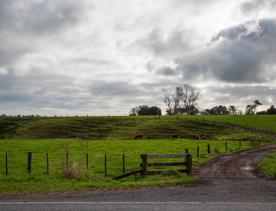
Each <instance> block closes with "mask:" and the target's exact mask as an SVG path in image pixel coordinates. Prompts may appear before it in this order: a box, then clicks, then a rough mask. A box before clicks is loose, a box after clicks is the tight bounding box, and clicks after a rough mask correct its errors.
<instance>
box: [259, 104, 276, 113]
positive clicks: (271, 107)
mask: <svg viewBox="0 0 276 211" xmlns="http://www.w3.org/2000/svg"><path fill="white" fill-rule="evenodd" d="M257 114H276V108H275V106H274V105H272V106H270V107H269V108H268V109H267V110H266V111H260V112H257Z"/></svg>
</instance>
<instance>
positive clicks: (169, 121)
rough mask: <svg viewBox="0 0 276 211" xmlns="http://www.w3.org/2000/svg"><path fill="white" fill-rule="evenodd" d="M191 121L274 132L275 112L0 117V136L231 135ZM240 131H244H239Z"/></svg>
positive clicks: (5, 137)
mask: <svg viewBox="0 0 276 211" xmlns="http://www.w3.org/2000/svg"><path fill="white" fill-rule="evenodd" d="M191 120H207V121H218V122H229V123H234V124H238V125H244V126H249V127H254V128H260V129H266V130H273V131H276V115H236V116H234V115H227V116H225V115H221V116H220V115H216V116H211V115H207V116H197V115H193V116H192V115H190V116H139V117H130V116H125V117H55V118H54V117H37V118H31V117H0V138H1V139H57V138H80V139H95V140H97V139H110V140H111V139H126V140H129V139H133V138H134V136H135V135H137V134H144V135H145V137H146V138H147V137H150V138H152V139H168V138H170V137H171V135H173V134H178V135H179V136H180V137H181V138H186V139H193V137H195V136H196V137H204V138H206V139H219V138H218V137H220V136H221V135H228V134H233V131H232V130H231V128H229V127H225V126H218V125H212V124H204V123H199V122H195V121H191ZM241 132H242V133H244V131H241Z"/></svg>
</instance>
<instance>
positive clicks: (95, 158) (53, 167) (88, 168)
mask: <svg viewBox="0 0 276 211" xmlns="http://www.w3.org/2000/svg"><path fill="white" fill-rule="evenodd" d="M231 143H233V141H232V142H231ZM247 148H248V146H243V143H242V142H241V141H236V144H235V146H234V148H233V145H231V147H229V142H227V141H225V142H224V146H220V147H218V146H217V145H216V144H210V143H206V145H201V146H200V145H197V146H196V148H195V149H194V150H190V149H189V148H186V150H189V153H190V154H191V155H192V156H193V158H195V159H193V163H194V164H200V163H201V161H203V160H204V159H206V158H212V157H215V156H219V155H221V154H222V153H224V154H225V153H231V152H233V151H238V150H242V149H247ZM161 154H162V153H161ZM140 155H141V153H139V154H138V153H109V154H107V153H106V154H97V153H92V152H91V153H89V152H85V153H81V152H79V153H70V152H65V153H60V154H59V155H56V154H55V155H54V153H51V152H45V153H42V152H39V153H36V152H32V151H28V152H26V154H25V156H26V157H25V158H24V154H23V157H22V158H20V159H18V158H16V156H15V155H14V154H13V153H12V152H5V153H4V154H3V156H2V161H3V162H2V164H3V165H2V169H3V170H2V174H1V175H0V177H1V176H10V175H16V176H17V175H24V174H25V175H31V174H45V175H48V176H49V175H51V174H55V175H57V174H59V175H60V173H63V174H67V173H68V172H70V171H71V170H72V169H73V170H76V171H77V170H82V171H85V172H90V173H93V175H102V176H104V177H109V176H112V177H114V176H118V175H120V174H125V173H126V172H127V171H133V170H136V169H137V168H139V164H140ZM24 166H25V167H24ZM24 169H25V170H24Z"/></svg>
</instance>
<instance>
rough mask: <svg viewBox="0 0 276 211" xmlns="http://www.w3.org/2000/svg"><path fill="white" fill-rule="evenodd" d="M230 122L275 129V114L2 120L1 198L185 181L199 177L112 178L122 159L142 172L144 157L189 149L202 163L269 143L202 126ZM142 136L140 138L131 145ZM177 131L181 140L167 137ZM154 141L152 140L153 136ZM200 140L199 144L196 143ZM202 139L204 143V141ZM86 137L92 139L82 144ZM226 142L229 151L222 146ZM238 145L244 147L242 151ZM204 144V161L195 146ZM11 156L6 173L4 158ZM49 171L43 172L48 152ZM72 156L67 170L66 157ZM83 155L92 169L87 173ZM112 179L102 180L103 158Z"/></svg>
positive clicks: (246, 134) (250, 134) (223, 128)
mask: <svg viewBox="0 0 276 211" xmlns="http://www.w3.org/2000/svg"><path fill="white" fill-rule="evenodd" d="M195 120H207V121H221V122H223V121H224V122H230V123H235V124H240V125H245V126H250V127H256V128H262V129H271V128H272V130H276V126H275V125H276V124H275V117H274V116H272V115H265V116H259V115H258V116H257V115H256V116H141V117H140V116H139V117H129V116H125V117H35V118H33V117H0V139H2V140H0V194H2V195H3V194H24V193H33V192H49V191H71V190H82V189H85V188H119V187H120V188H122V187H131V186H147V185H168V184H184V183H190V182H191V181H194V180H195V178H193V177H188V176H186V175H177V176H175V175H171V176H170V175H165V176H164V175H158V176H149V177H145V178H142V177H139V176H138V177H137V178H135V177H134V176H131V177H128V178H125V179H122V180H119V181H117V180H114V179H112V178H113V177H114V176H119V175H121V174H122V168H123V167H122V155H123V153H124V154H125V159H126V161H125V164H126V172H128V171H132V170H137V169H139V164H140V154H142V153H183V152H184V150H185V149H186V148H188V149H189V152H190V153H192V155H193V164H194V166H198V165H200V164H202V163H204V162H207V161H208V160H210V159H212V158H213V157H214V156H215V155H210V154H209V155H206V153H207V144H210V145H211V152H212V153H217V154H220V153H228V152H234V151H236V150H241V149H246V148H249V147H254V146H258V145H259V144H260V143H261V141H262V142H265V141H268V142H270V141H272V140H273V137H271V136H269V135H262V136H260V135H258V134H256V133H255V132H250V131H246V130H242V129H234V128H231V127H228V126H222V125H214V124H209V123H204V122H202V121H200V122H199V121H195ZM137 134H143V135H144V139H143V140H136V141H135V140H133V139H134V136H135V135H137ZM174 134H177V135H178V138H179V139H177V140H170V137H171V136H172V135H174ZM148 138H149V139H148ZM198 139H199V140H198ZM203 139H204V140H203ZM85 140H89V141H85ZM226 141H227V143H228V149H227V152H226V151H225V142H226ZM239 143H241V144H242V145H241V147H240V146H239ZM197 146H199V147H200V153H203V154H204V155H203V154H202V155H201V156H200V157H199V158H197V157H196V155H195V152H196V147H197ZM29 151H31V152H32V156H33V168H32V173H31V174H29V173H27V170H26V166H27V152H29ZM6 152H8V167H9V168H8V170H9V171H8V176H6V175H5V154H6ZM47 152H48V155H49V164H50V169H49V170H50V174H49V175H46V153H47ZM66 153H68V155H69V168H68V170H67V169H66V161H65V160H66V159H65V155H66ZM86 153H88V155H89V163H88V164H89V166H88V167H89V168H88V170H87V169H86V159H85V158H86V157H85V155H86ZM105 154H106V156H107V176H106V177H105V176H104V155H105Z"/></svg>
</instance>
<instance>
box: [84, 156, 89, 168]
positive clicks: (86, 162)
mask: <svg viewBox="0 0 276 211" xmlns="http://www.w3.org/2000/svg"><path fill="white" fill-rule="evenodd" d="M85 156H86V157H85V158H86V159H85V161H86V169H87V170H88V167H89V166H88V161H89V160H88V153H86V155H85Z"/></svg>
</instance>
